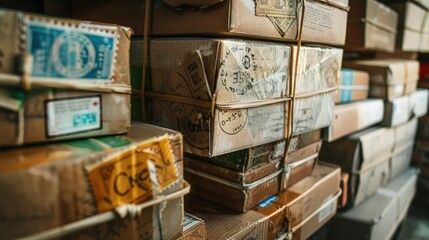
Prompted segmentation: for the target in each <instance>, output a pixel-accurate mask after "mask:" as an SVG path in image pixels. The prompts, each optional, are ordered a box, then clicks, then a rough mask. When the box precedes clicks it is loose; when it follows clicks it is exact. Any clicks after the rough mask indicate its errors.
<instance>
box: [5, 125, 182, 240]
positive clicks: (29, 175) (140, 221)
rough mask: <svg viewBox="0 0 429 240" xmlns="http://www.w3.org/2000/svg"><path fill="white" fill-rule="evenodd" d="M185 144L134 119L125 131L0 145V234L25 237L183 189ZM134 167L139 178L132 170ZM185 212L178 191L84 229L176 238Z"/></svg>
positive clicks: (92, 233)
mask: <svg viewBox="0 0 429 240" xmlns="http://www.w3.org/2000/svg"><path fill="white" fill-rule="evenodd" d="M182 146H183V143H182V136H181V134H179V133H177V132H174V131H171V130H167V129H163V128H160V127H155V126H151V125H147V124H142V123H136V124H133V127H132V129H131V132H130V133H129V134H128V135H126V136H115V137H102V138H92V139H87V140H78V141H70V142H64V143H59V144H50V145H43V146H35V147H25V148H20V149H11V150H4V151H2V152H0V158H1V159H2V161H1V164H0V194H1V195H2V196H8V197H7V198H1V200H0V230H1V231H0V238H2V239H9V238H16V237H23V236H26V235H29V234H34V233H37V232H40V231H43V230H47V229H50V228H53V227H58V226H61V225H63V224H67V223H71V222H74V221H77V220H81V219H85V218H87V217H90V216H93V215H95V214H98V213H100V212H106V211H109V210H111V209H113V208H115V207H117V206H120V205H122V204H128V203H141V202H143V201H146V200H148V199H151V198H153V197H156V196H158V195H159V194H170V193H174V192H176V191H178V190H181V189H182V185H183V150H182ZM149 157H150V158H151V161H148V158H149ZM173 163H174V164H173ZM154 168H156V170H154ZM106 171H107V172H106ZM135 173H139V174H138V176H139V177H140V178H139V179H135V177H133V176H131V174H135ZM154 173H155V174H154ZM103 174H104V176H102V175H103ZM155 183H156V184H155ZM11 186H16V187H13V188H11ZM152 214H153V216H154V218H152ZM182 220H183V198H182V197H179V198H177V199H173V200H169V201H166V205H163V207H162V210H161V209H159V208H158V207H151V208H148V209H145V210H144V211H143V214H142V216H141V218H138V217H137V218H135V219H134V220H133V219H119V220H117V221H113V222H111V223H106V224H103V225H100V226H97V227H95V228H92V229H89V230H88V231H84V232H82V235H87V236H88V237H89V238H91V239H97V238H103V239H118V238H121V237H124V238H126V239H135V238H136V236H140V235H143V236H148V237H149V238H152V237H153V238H155V239H159V238H161V237H165V238H174V237H176V236H178V235H179V234H180V233H181V231H182ZM136 226H140V227H139V228H137V227H136ZM141 226H143V227H141ZM136 229H138V230H136ZM160 234H162V236H160ZM73 239H76V238H73Z"/></svg>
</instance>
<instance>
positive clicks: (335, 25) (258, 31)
mask: <svg viewBox="0 0 429 240" xmlns="http://www.w3.org/2000/svg"><path fill="white" fill-rule="evenodd" d="M347 2H348V1H332V2H329V3H326V2H324V1H299V2H295V1H268V2H267V1H236V0H230V1H204V2H196V1H163V3H162V4H158V5H155V6H153V11H152V12H151V15H152V16H151V28H150V32H151V34H152V35H153V36H155V37H158V38H153V39H151V40H150V42H149V70H148V72H149V73H150V76H148V77H147V78H146V82H145V84H146V85H145V89H146V91H145V93H144V95H145V97H146V99H145V100H146V105H145V108H146V113H145V115H146V118H147V120H148V121H149V122H151V123H154V124H156V125H159V126H163V127H168V128H172V129H175V130H178V131H180V132H182V134H183V136H184V150H185V153H186V155H185V168H184V171H185V179H187V180H188V181H189V182H190V184H191V186H192V188H191V193H192V195H193V198H191V199H189V201H188V202H187V204H186V205H185V206H186V207H185V210H186V211H188V212H190V213H191V214H193V215H195V216H197V217H200V218H201V219H203V220H204V221H205V222H206V224H207V231H208V233H207V236H208V238H209V239H220V238H221V239H230V238H234V237H238V236H243V237H244V236H248V237H255V238H257V239H265V238H268V239H272V238H275V237H281V236H283V235H285V234H286V235H293V236H294V239H295V238H296V239H300V238H302V239H305V238H307V237H308V236H310V235H311V234H312V233H313V232H314V231H315V230H316V229H318V228H319V227H320V226H321V225H323V224H324V223H325V222H327V221H328V220H329V219H330V218H332V217H333V216H334V214H335V212H336V201H337V198H338V196H339V194H338V192H339V182H340V169H339V168H338V167H336V166H333V165H330V164H317V159H318V153H319V151H320V148H321V131H320V129H322V128H325V127H328V126H330V125H331V124H332V121H333V110H334V100H335V99H334V98H335V91H336V85H337V82H338V81H339V78H340V69H341V63H342V53H343V51H342V49H340V48H338V47H328V46H341V45H343V44H344V41H345V32H346V20H347V11H348V4H347ZM82 12H85V11H82ZM83 14H84V13H83ZM82 16H85V17H88V16H89V15H82ZM165 36H168V37H165ZM161 37H162V38H161ZM231 37H235V38H231ZM144 41H145V39H135V40H133V41H132V45H131V55H132V56H131V66H132V69H133V72H134V73H135V74H133V75H132V78H133V82H136V83H139V82H141V73H142V64H143V58H142V57H141V55H140V53H141V52H143V49H142V47H143V46H144ZM301 41H302V43H317V44H319V45H325V47H321V46H317V47H316V46H311V45H305V44H303V45H302V46H301V45H300V44H301ZM134 79H137V80H136V81H135V80H134ZM140 87H141V85H136V86H135V88H136V89H140ZM309 198H311V199H313V200H312V203H311V205H307V204H308V203H307V200H308V199H309ZM206 201H207V202H206ZM227 209H231V210H232V212H231V211H230V210H227ZM234 211H235V212H237V213H234ZM239 212H245V213H239ZM240 219H241V220H240ZM239 220H240V221H239ZM319 220H320V221H319ZM237 221H239V222H241V223H240V224H239V222H237ZM232 222H236V224H232ZM272 226H275V227H272ZM219 229H225V230H224V231H219ZM227 229H228V230H227Z"/></svg>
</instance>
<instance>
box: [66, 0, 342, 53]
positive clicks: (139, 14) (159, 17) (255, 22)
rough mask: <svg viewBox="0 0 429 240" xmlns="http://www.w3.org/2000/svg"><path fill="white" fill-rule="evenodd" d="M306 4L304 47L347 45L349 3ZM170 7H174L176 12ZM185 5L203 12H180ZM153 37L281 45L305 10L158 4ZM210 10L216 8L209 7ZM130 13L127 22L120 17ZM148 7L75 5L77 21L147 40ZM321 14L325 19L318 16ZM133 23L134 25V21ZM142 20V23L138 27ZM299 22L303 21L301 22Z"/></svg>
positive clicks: (94, 0) (129, 2)
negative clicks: (127, 30) (117, 27)
mask: <svg viewBox="0 0 429 240" xmlns="http://www.w3.org/2000/svg"><path fill="white" fill-rule="evenodd" d="M331 2H333V3H332V4H326V3H325V2H323V1H307V0H306V1H305V20H304V26H303V36H302V40H303V41H305V42H315V43H325V44H328V45H344V41H345V34H346V23H347V11H346V9H347V8H348V6H347V3H348V0H335V1H331ZM166 3H169V4H172V5H173V4H174V5H175V6H174V7H175V8H173V7H170V6H168V5H167V4H166ZM181 3H187V4H192V5H199V6H201V5H203V6H204V7H202V8H199V7H189V6H188V7H187V6H184V7H177V5H181ZM152 5H153V8H152V11H151V15H152V21H151V25H150V31H151V34H153V35H168V36H177V35H182V36H202V35H205V36H207V35H209V36H228V37H230V36H233V37H245V36H246V37H248V38H249V37H250V38H259V39H272V40H276V41H279V40H282V41H289V42H290V41H296V40H297V37H298V29H299V28H298V23H300V22H301V19H302V18H301V15H302V12H301V11H302V7H301V4H299V6H298V9H297V10H296V3H295V1H288V2H278V4H276V2H275V1H265V2H264V1H257V2H256V4H255V2H254V1H249V0H246V1H239V0H226V1H209V2H208V1H193V2H189V1H188V2H183V1H182V2H178V1H167V0H166V1H164V2H163V3H162V4H161V3H160V2H156V3H153V4H152ZM207 5H211V6H209V7H206V6H207ZM117 11H121V12H127V16H126V17H125V16H122V15H118V14H115V13H116V12H117ZM144 12H145V8H144V3H142V2H141V1H135V0H126V1H123V0H122V1H118V0H114V1H109V2H108V3H106V2H105V1H100V0H91V1H83V0H79V1H75V2H74V17H75V18H80V19H89V20H95V21H103V22H117V23H120V24H123V25H126V26H130V27H132V28H133V29H134V31H135V33H136V35H140V36H142V35H143V20H144ZM315 13H320V14H315ZM132 19H133V20H132ZM135 19H140V20H141V21H135ZM296 19H298V21H296Z"/></svg>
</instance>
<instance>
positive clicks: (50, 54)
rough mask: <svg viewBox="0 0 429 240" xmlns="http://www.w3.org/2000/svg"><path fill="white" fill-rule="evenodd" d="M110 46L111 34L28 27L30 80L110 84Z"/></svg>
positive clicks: (39, 26) (113, 41)
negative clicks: (30, 59) (56, 79)
mask: <svg viewBox="0 0 429 240" xmlns="http://www.w3.org/2000/svg"><path fill="white" fill-rule="evenodd" d="M114 46H115V36H114V35H113V34H108V33H95V32H91V31H88V30H81V29H72V28H66V27H64V26H58V27H57V26H52V25H41V24H40V23H39V24H38V23H36V22H29V23H28V38H27V50H28V52H29V53H30V54H31V55H32V56H33V67H32V72H31V76H32V77H48V78H60V79H67V78H68V79H82V80H89V79H90V80H98V81H110V78H111V74H112V68H113V66H112V65H113V58H114V51H115V49H114Z"/></svg>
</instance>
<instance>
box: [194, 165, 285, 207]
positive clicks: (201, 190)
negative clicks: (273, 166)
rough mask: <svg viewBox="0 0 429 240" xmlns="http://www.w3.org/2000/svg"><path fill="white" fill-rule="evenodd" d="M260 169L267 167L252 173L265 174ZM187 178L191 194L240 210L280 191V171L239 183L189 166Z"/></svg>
mask: <svg viewBox="0 0 429 240" xmlns="http://www.w3.org/2000/svg"><path fill="white" fill-rule="evenodd" d="M277 165H279V162H278V163H277ZM258 171H259V172H260V171H266V169H265V168H264V167H262V169H259V168H258V169H255V171H253V173H250V174H253V175H263V174H260V173H259V172H258ZM249 178H250V177H249ZM185 179H186V180H187V181H189V183H190V184H191V185H192V189H191V194H193V195H196V196H199V197H201V198H203V199H205V200H208V201H211V202H214V203H216V204H218V205H220V206H224V207H227V208H229V209H233V210H235V211H239V212H246V211H248V210H250V209H252V208H254V207H255V206H256V205H257V204H259V203H260V202H261V201H263V200H264V199H266V198H267V197H270V196H272V195H275V194H277V193H278V192H279V191H280V171H277V172H274V173H272V174H270V175H268V176H265V177H263V178H260V179H258V180H256V181H254V182H251V183H243V182H240V183H237V182H234V181H231V180H229V179H225V178H222V177H218V176H215V175H212V174H210V173H206V172H203V171H200V170H196V169H192V168H190V167H189V166H187V167H186V168H185ZM226 199H227V201H226Z"/></svg>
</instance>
